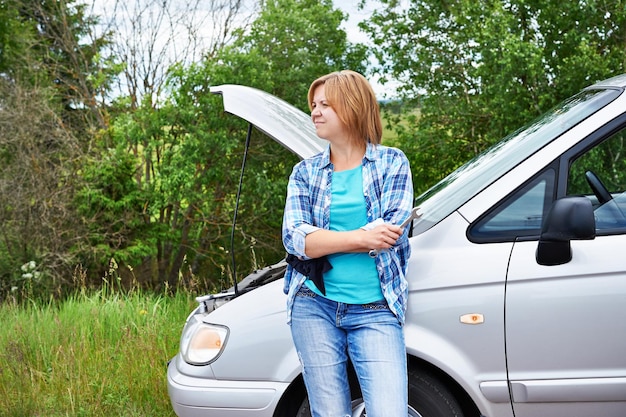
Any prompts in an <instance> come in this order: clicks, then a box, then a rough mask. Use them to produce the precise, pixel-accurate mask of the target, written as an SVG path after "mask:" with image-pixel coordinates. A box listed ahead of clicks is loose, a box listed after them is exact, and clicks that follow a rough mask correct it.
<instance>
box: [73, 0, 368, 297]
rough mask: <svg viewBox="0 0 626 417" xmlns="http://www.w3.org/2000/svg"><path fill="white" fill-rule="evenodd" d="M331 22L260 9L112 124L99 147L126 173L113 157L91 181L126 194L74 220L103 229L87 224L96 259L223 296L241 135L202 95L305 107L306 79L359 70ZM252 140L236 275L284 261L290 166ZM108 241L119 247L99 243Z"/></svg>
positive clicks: (290, 160)
mask: <svg viewBox="0 0 626 417" xmlns="http://www.w3.org/2000/svg"><path fill="white" fill-rule="evenodd" d="M343 18H344V16H343V15H342V13H341V12H340V11H338V10H335V9H334V8H333V6H332V2H331V1H322V2H320V1H317V0H316V1H312V0H274V1H267V2H265V3H264V4H263V6H262V9H261V11H260V13H259V15H258V16H257V18H256V19H255V20H254V21H253V22H252V24H251V26H250V27H249V28H248V27H244V28H242V29H241V30H239V31H238V32H237V38H236V40H235V41H234V42H232V43H231V44H229V45H227V46H225V47H223V48H222V49H221V50H220V51H217V52H216V53H215V55H214V56H211V55H210V54H208V55H206V59H205V60H204V61H203V62H201V63H197V64H192V65H184V64H183V63H181V64H179V65H175V66H173V67H171V68H170V69H169V71H168V74H169V77H168V79H167V84H165V85H164V88H165V92H166V94H164V95H163V97H164V98H167V99H164V100H163V101H162V102H161V103H160V104H159V105H158V106H153V105H151V103H150V102H149V101H148V100H146V101H144V102H142V103H141V104H140V105H139V106H138V107H137V108H136V109H135V111H133V112H128V113H125V114H123V115H120V116H119V117H117V118H116V119H115V122H114V123H113V125H112V127H111V130H110V131H109V134H110V135H109V139H108V140H109V142H108V143H109V145H108V146H109V148H111V149H115V151H114V152H115V153H117V152H120V154H124V153H126V154H128V155H130V158H131V159H133V160H134V164H135V165H134V166H135V169H134V170H131V169H128V166H127V165H119V164H118V165H117V166H114V165H113V164H112V161H114V160H118V161H119V160H120V158H110V159H106V160H105V159H102V161H101V164H102V165H100V166H99V167H98V168H97V170H96V171H100V170H104V171H107V172H108V171H111V172H118V173H119V174H120V175H121V177H118V176H116V178H117V181H118V183H120V184H129V182H128V180H129V179H132V181H133V182H134V186H133V187H134V188H133V190H134V191H133V190H131V189H127V190H126V191H125V192H124V193H118V194H117V197H116V196H115V195H114V194H113V193H112V192H111V190H110V188H105V187H104V184H100V185H99V186H95V187H94V186H92V187H90V189H89V192H87V193H85V194H83V195H82V196H83V197H85V199H84V200H83V201H82V202H81V207H84V208H86V209H87V210H88V213H91V215H87V213H85V216H86V218H92V216H95V217H93V218H98V219H102V220H104V221H103V222H102V223H100V222H99V221H98V222H91V221H90V223H92V224H95V225H99V226H98V227H96V228H95V229H94V230H92V236H94V237H97V238H98V240H99V245H98V246H97V247H100V248H102V251H101V254H102V255H103V256H102V259H104V258H106V257H107V256H115V257H116V259H118V258H121V259H123V260H124V262H125V263H127V264H129V265H132V266H133V269H134V271H135V273H136V274H141V276H154V277H155V281H154V282H153V283H154V284H159V283H167V284H168V285H169V286H170V287H175V286H177V285H178V282H179V279H180V278H181V277H184V276H186V275H188V274H189V273H190V272H191V273H193V274H194V275H195V276H196V277H198V276H200V277H205V278H207V281H206V283H205V284H204V285H205V286H207V287H211V286H212V285H217V284H220V283H223V284H224V285H226V286H230V285H231V278H232V272H233V271H232V270H231V268H230V265H231V263H230V236H231V223H232V219H233V212H234V210H235V195H236V191H237V186H238V181H239V175H240V168H241V164H242V158H243V153H244V149H243V147H244V142H245V137H246V130H247V126H246V125H245V123H242V122H241V121H239V120H238V119H237V118H235V117H233V116H231V115H226V114H224V112H223V107H222V104H221V99H220V98H219V97H217V96H214V95H213V94H210V93H209V87H210V86H211V85H219V84H224V83H237V84H245V85H250V86H254V87H259V88H261V89H263V90H266V91H269V92H272V93H274V94H276V95H278V96H279V97H281V98H284V99H286V100H287V101H291V102H293V103H295V104H297V105H298V106H300V107H301V108H303V109H305V108H307V104H306V92H307V90H308V86H309V84H310V83H311V81H312V80H313V79H314V78H317V77H318V76H320V75H322V74H324V73H327V72H330V71H333V70H337V69H342V68H345V67H351V68H355V69H357V70H363V63H364V62H365V55H364V49H363V48H359V47H357V46H353V45H351V44H349V43H348V42H347V39H346V35H345V33H344V32H343V30H341V29H340V28H339V26H340V24H341V22H342V20H343ZM253 134H254V137H253V140H252V145H251V149H250V152H249V160H248V162H247V167H246V177H245V178H246V180H245V183H244V184H243V192H242V195H243V197H242V201H241V206H240V208H239V210H240V211H239V222H238V225H237V229H236V233H235V239H236V244H235V245H234V248H235V256H236V257H237V265H238V271H239V273H244V274H245V273H246V272H247V271H250V270H252V269H254V268H257V267H259V266H260V265H262V264H265V262H266V261H268V262H275V261H278V260H279V259H280V258H282V257H283V256H284V250H283V249H282V244H281V241H280V223H281V219H282V209H283V206H284V195H285V193H286V181H287V177H288V176H289V173H290V171H291V168H292V166H293V164H294V163H295V162H296V161H297V159H296V158H295V157H294V156H293V155H291V154H289V153H288V152H287V151H286V150H284V149H281V148H280V147H279V146H278V145H276V144H275V143H274V142H273V141H271V140H270V139H269V138H267V137H265V136H264V135H262V134H261V133H260V132H256V131H255V132H253ZM108 161H111V162H108ZM93 177H94V178H96V177H97V175H94V176H93ZM92 185H93V183H92ZM122 195H124V196H125V197H121V196H122ZM87 197H88V198H87ZM94 203H95V204H94ZM137 207H141V210H138V209H137ZM106 213H116V214H115V215H114V216H113V217H115V218H118V219H125V221H124V222H123V223H124V224H125V225H126V226H128V229H119V228H118V229H106V228H105V225H106V224H111V223H110V221H111V219H108V220H107V218H106ZM117 231H122V232H123V233H122V234H123V236H124V238H123V239H119V238H118V239H110V238H107V236H108V237H114V236H115V234H114V233H112V232H117ZM113 242H119V243H120V244H119V245H117V246H115V245H113ZM150 248H151V249H150ZM105 249H106V250H105ZM146 249H149V250H148V251H146Z"/></svg>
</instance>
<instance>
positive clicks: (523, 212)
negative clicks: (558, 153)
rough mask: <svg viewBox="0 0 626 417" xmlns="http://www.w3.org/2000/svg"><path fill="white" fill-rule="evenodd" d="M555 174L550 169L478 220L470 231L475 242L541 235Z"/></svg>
mask: <svg viewBox="0 0 626 417" xmlns="http://www.w3.org/2000/svg"><path fill="white" fill-rule="evenodd" d="M554 178H555V171H554V170H553V169H547V170H546V171H544V172H542V173H541V174H540V175H538V176H536V177H535V178H533V179H532V180H531V181H529V182H528V183H527V184H526V185H524V186H523V187H521V188H520V189H518V190H517V191H516V192H514V193H513V194H512V195H510V196H509V197H507V199H506V200H505V201H504V202H503V203H502V204H500V205H499V206H498V207H496V208H495V209H494V210H491V211H490V212H489V213H488V214H487V215H486V216H485V217H483V218H482V219H480V220H478V222H476V224H475V225H474V226H473V227H472V228H471V229H470V237H471V239H472V240H473V241H476V242H493V241H506V240H515V239H517V238H519V237H523V236H538V235H539V234H540V232H541V221H542V219H543V216H544V215H545V213H546V212H547V210H548V209H549V207H550V203H551V202H552V196H553V195H554V183H555V181H554Z"/></svg>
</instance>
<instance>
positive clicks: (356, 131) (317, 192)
mask: <svg viewBox="0 0 626 417" xmlns="http://www.w3.org/2000/svg"><path fill="white" fill-rule="evenodd" d="M308 100H309V107H310V110H311V118H312V120H313V123H314V124H315V129H316V131H317V135H318V136H319V137H320V138H322V139H326V140H327V141H328V142H329V146H328V147H327V148H326V150H325V151H324V152H322V153H320V154H318V155H316V156H314V157H311V158H309V159H306V160H304V161H302V162H300V163H298V164H297V165H296V166H295V167H294V169H293V172H292V174H291V176H290V178H289V186H288V190H287V201H286V206H285V213H284V219H283V243H284V245H285V248H286V249H287V252H288V260H289V263H290V265H289V266H288V267H287V272H286V275H285V292H286V293H287V312H288V322H289V323H290V325H291V333H292V337H293V341H294V344H295V347H296V350H297V352H298V356H299V358H300V361H301V362H302V366H303V376H304V382H305V384H306V388H307V392H308V395H309V402H310V405H311V413H312V415H313V416H320V417H343V416H350V415H351V405H350V400H351V399H350V389H349V386H348V378H347V363H348V359H349V360H350V361H351V362H352V364H353V365H354V369H355V371H356V374H357V377H358V379H359V384H360V386H361V391H362V393H363V399H364V401H365V408H366V410H367V415H368V417H406V415H407V407H408V400H407V375H406V373H407V369H406V367H407V365H406V348H405V345H404V334H403V329H402V326H403V324H404V314H405V311H406V299H407V283H406V279H405V273H406V262H407V260H408V257H409V255H410V247H409V242H408V238H407V235H408V231H407V230H402V228H401V227H399V226H398V225H399V224H401V223H402V222H403V221H404V220H405V219H406V218H407V217H409V214H410V210H411V208H412V203H413V186H412V182H411V172H410V168H409V162H408V160H407V158H406V156H405V155H404V154H403V153H402V152H401V151H400V150H398V149H394V148H390V147H386V146H382V145H380V140H381V135H382V122H381V119H380V112H379V107H378V103H377V101H376V97H375V94H374V92H373V90H372V87H371V85H370V84H369V83H368V81H367V80H366V79H365V78H364V77H363V76H362V75H361V74H358V73H356V72H354V71H340V72H334V73H331V74H328V75H325V76H323V77H320V78H319V79H317V80H315V81H314V82H313V83H312V84H311V87H310V88H309V93H308ZM371 249H376V250H377V251H378V255H377V256H375V257H370V256H369V254H368V252H369V251H370V250H371Z"/></svg>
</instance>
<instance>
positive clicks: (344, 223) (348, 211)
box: [306, 165, 383, 304]
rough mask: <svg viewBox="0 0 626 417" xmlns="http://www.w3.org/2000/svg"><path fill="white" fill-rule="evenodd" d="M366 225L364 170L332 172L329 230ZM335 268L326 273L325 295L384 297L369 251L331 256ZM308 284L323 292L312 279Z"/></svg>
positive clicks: (351, 300)
mask: <svg viewBox="0 0 626 417" xmlns="http://www.w3.org/2000/svg"><path fill="white" fill-rule="evenodd" d="M366 224H367V208H366V206H365V197H364V196H363V172H362V167H361V165H359V166H358V167H356V168H354V169H349V170H345V171H339V172H333V178H332V183H331V201H330V230H335V231H349V230H356V229H358V228H360V227H362V226H365V225H366ZM328 260H329V261H330V264H331V265H332V266H333V268H332V269H331V270H330V271H328V272H326V273H325V274H324V286H325V288H326V298H329V299H331V300H333V301H337V302H341V303H348V304H367V303H371V302H374V301H378V300H382V299H383V293H382V290H381V288H380V278H379V277H378V271H377V270H376V264H375V262H374V259H372V258H370V257H369V255H368V253H367V252H359V253H335V254H332V255H328ZM306 285H307V286H308V287H309V288H310V289H311V290H313V291H314V292H316V293H317V294H319V295H321V294H322V293H321V292H320V291H319V290H318V289H317V288H316V287H315V284H314V283H313V281H311V280H307V281H306Z"/></svg>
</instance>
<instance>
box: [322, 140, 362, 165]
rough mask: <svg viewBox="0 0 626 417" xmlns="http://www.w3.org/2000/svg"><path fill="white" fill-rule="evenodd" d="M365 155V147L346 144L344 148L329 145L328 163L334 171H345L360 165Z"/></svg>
mask: <svg viewBox="0 0 626 417" xmlns="http://www.w3.org/2000/svg"><path fill="white" fill-rule="evenodd" d="M363 155H365V145H360V144H359V145H354V144H348V143H346V144H345V145H344V146H341V145H338V144H336V143H333V144H331V145H330V161H331V162H332V164H333V166H334V170H335V171H345V170H347V169H352V168H356V167H357V166H359V165H361V161H362V160H363Z"/></svg>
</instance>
